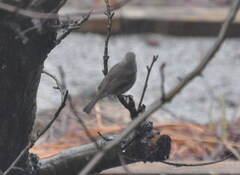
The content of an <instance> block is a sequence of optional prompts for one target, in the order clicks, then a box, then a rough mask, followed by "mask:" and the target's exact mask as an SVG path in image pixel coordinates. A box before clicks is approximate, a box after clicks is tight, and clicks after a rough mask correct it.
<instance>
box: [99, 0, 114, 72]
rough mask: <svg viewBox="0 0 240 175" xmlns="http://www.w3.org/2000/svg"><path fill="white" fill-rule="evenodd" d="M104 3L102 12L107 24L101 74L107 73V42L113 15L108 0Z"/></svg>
mask: <svg viewBox="0 0 240 175" xmlns="http://www.w3.org/2000/svg"><path fill="white" fill-rule="evenodd" d="M104 1H105V4H106V8H107V10H106V12H105V13H104V14H105V15H106V16H107V18H108V26H107V38H106V40H105V48H104V54H103V70H102V72H103V74H104V75H107V73H108V59H109V55H108V42H109V39H110V36H111V32H112V19H113V16H114V13H113V12H111V9H110V5H109V1H108V0H104Z"/></svg>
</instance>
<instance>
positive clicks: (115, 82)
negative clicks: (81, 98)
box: [83, 52, 137, 114]
mask: <svg viewBox="0 0 240 175" xmlns="http://www.w3.org/2000/svg"><path fill="white" fill-rule="evenodd" d="M135 57H136V56H135V54H134V53H132V52H128V53H126V55H125V57H124V58H123V59H122V60H121V61H120V62H119V63H117V64H115V65H114V66H113V67H112V68H111V69H110V70H109V72H108V74H107V75H106V76H105V77H104V79H103V80H102V82H101V83H100V85H99V87H98V91H97V93H96V95H95V97H94V98H93V99H92V101H91V102H90V103H89V104H88V105H87V106H86V107H85V108H84V109H83V111H84V112H86V113H88V114H90V112H91V111H92V108H93V107H94V105H95V104H96V103H97V102H98V100H100V99H102V98H104V97H106V96H108V95H121V94H123V93H125V92H127V91H128V90H129V89H130V88H131V87H132V86H133V84H134V83H135V81H136V76H137V63H136V59H135Z"/></svg>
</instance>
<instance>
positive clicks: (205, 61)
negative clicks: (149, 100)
mask: <svg viewBox="0 0 240 175" xmlns="http://www.w3.org/2000/svg"><path fill="white" fill-rule="evenodd" d="M239 4H240V0H235V1H233V2H232V6H231V9H230V10H229V14H228V16H227V17H226V19H225V21H224V23H223V24H222V27H221V29H220V32H219V34H218V37H217V40H216V41H215V43H214V45H213V47H212V48H211V49H210V50H209V51H208V53H207V55H206V56H205V57H204V58H203V60H202V61H201V62H200V63H199V65H198V66H197V67H196V68H195V69H194V70H193V71H192V72H190V73H189V74H188V75H187V76H186V78H184V79H183V80H182V81H181V82H179V84H178V85H176V86H175V87H174V88H173V89H172V90H171V91H170V92H169V93H167V94H166V95H165V99H164V101H162V100H161V99H158V100H156V101H155V102H154V103H153V104H152V105H150V108H149V109H148V110H147V111H146V112H145V113H143V114H142V115H140V116H138V117H137V118H136V119H135V120H133V121H132V123H131V124H129V126H128V127H127V128H126V129H125V130H124V131H122V133H120V134H119V135H118V136H117V137H116V138H115V140H113V141H112V142H110V143H109V144H108V145H106V146H105V147H104V148H103V149H102V151H100V152H99V153H97V154H96V155H95V156H94V157H93V158H92V160H91V161H90V162H89V163H88V165H86V166H85V167H84V169H83V170H82V171H81V173H80V175H86V174H88V173H89V172H90V171H91V170H92V169H93V168H94V167H95V166H96V164H97V163H98V162H99V161H100V160H101V159H102V158H103V156H104V155H105V154H106V152H108V151H109V150H110V149H112V148H113V147H115V146H117V145H118V144H119V143H120V142H121V141H122V140H123V139H124V138H125V137H126V136H128V135H129V134H130V133H131V132H132V131H133V130H134V129H135V128H136V127H137V126H138V125H139V124H140V123H141V122H142V121H144V120H145V119H146V118H147V117H148V116H150V115H151V114H152V113H153V112H155V111H156V110H157V109H159V108H160V107H162V106H163V105H164V104H165V103H167V102H169V101H171V100H172V99H173V98H174V97H175V96H176V95H177V94H178V93H179V92H180V91H181V90H182V89H183V88H184V87H185V86H186V85H187V84H189V83H190V82H191V80H193V79H194V78H195V77H196V76H197V75H199V74H200V73H201V72H202V71H203V70H204V68H205V67H206V66H207V64H208V63H209V61H211V60H212V58H213V56H214V55H215V54H216V52H217V51H218V49H219V48H220V46H221V45H222V43H223V41H224V39H225V37H226V34H227V30H228V29H229V26H230V24H231V23H232V21H233V20H234V18H235V16H236V14H237V11H238V9H239Z"/></svg>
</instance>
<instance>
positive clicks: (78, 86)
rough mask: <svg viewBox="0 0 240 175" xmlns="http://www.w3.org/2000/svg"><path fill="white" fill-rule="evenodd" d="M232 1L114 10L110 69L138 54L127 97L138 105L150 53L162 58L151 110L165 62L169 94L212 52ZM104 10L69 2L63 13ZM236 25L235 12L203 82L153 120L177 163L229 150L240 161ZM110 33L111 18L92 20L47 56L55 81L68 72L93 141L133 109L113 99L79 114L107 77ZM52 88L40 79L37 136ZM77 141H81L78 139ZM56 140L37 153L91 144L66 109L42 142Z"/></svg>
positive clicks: (99, 2) (158, 2)
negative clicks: (48, 148)
mask: <svg viewBox="0 0 240 175" xmlns="http://www.w3.org/2000/svg"><path fill="white" fill-rule="evenodd" d="M121 2H123V0H118V1H117V0H116V1H114V0H112V1H110V3H111V5H112V6H114V5H116V4H118V3H121ZM230 3H231V1H230V0H202V1H198V0H148V1H146V0H132V1H130V2H129V3H127V4H125V5H124V6H123V7H121V8H120V9H118V10H117V11H115V15H114V18H113V26H112V33H113V34H112V36H111V38H110V42H109V55H110V59H109V67H111V66H112V65H114V64H115V63H116V62H118V61H119V60H120V59H122V57H123V56H124V55H125V53H126V52H128V51H132V52H135V54H136V56H137V64H138V77H137V81H136V83H135V85H134V86H133V88H132V89H131V90H130V91H128V92H127V94H131V95H133V97H134V100H135V102H136V105H137V104H138V102H139V99H140V97H141V93H142V90H143V87H144V81H145V77H146V75H147V69H146V65H150V63H151V60H152V57H153V55H159V58H158V61H157V62H156V63H155V65H154V67H153V70H152V72H151V75H150V79H149V82H148V88H147V91H146V94H145V98H144V101H143V103H144V104H145V105H146V108H148V106H149V105H151V104H152V103H153V102H154V101H155V100H156V99H157V98H160V97H161V90H160V85H161V84H160V66H161V64H163V63H166V67H165V89H166V92H168V91H169V90H170V89H171V88H172V87H174V86H175V85H176V84H177V83H178V82H179V81H180V79H181V78H183V77H184V76H185V75H187V74H188V73H189V72H190V71H192V70H193V69H194V68H195V66H196V65H197V64H198V63H199V62H200V61H201V59H202V58H203V56H204V55H205V54H206V53H207V52H208V50H209V49H210V48H211V47H212V45H213V43H214V41H215V40H216V36H217V34H218V31H219V29H220V26H221V23H222V22H223V21H224V19H225V17H226V15H227V14H228V10H229V7H230ZM105 8H106V7H105V3H104V1H103V0H69V1H68V2H67V3H66V5H65V6H64V7H63V8H62V10H61V11H60V13H61V14H66V13H75V12H76V13H77V12H81V11H89V10H90V9H93V12H94V11H101V10H102V11H104V10H105ZM71 20H73V19H71ZM239 22H240V15H239V14H238V15H237V18H236V20H235V22H234V24H233V25H232V26H231V29H230V31H229V35H228V36H229V37H228V38H227V39H226V41H225V42H224V44H223V46H222V47H221V48H220V50H219V51H218V53H217V54H216V56H215V58H214V59H213V61H211V62H210V64H209V65H208V66H207V68H206V69H205V70H204V72H203V73H202V76H199V77H197V78H196V79H194V80H193V81H192V82H191V83H190V84H189V85H188V86H187V87H186V88H185V89H184V90H183V91H182V92H181V93H180V94H179V95H177V96H176V98H174V100H173V101H171V103H169V104H167V105H165V106H164V107H163V109H159V110H158V111H157V112H155V113H154V114H153V115H152V116H151V117H150V120H152V121H154V124H155V125H156V128H157V129H159V130H160V131H161V132H163V133H167V134H169V135H170V136H171V137H172V138H173V139H175V140H174V142H173V149H172V153H171V157H170V158H171V159H172V160H182V159H186V158H187V159H190V160H212V159H217V158H221V157H223V156H224V155H226V154H227V152H231V150H232V149H233V150H234V152H235V153H236V155H235V157H233V159H236V158H240V156H239V153H238V149H239V145H238V143H237V139H236V138H238V137H239V135H238V134H237V133H238V132H239V131H240V130H239V129H238V127H236V126H237V125H238V124H239V122H240V121H239V119H238V117H239V115H240V90H239V87H240V69H239V67H240V50H239V42H240V39H239V36H240V30H239V27H240V26H239ZM106 33H107V17H106V16H105V15H104V14H98V15H92V16H90V19H89V20H88V21H87V22H86V23H84V24H83V25H82V26H81V27H80V29H79V30H77V31H75V32H73V33H71V34H70V35H69V36H68V37H67V38H66V39H64V40H63V41H62V43H61V44H60V45H59V46H57V47H56V48H55V49H54V50H53V51H52V52H51V53H50V54H49V56H48V58H47V60H46V61H45V65H44V67H45V68H44V69H45V70H46V71H48V72H50V73H52V74H54V75H56V77H58V78H60V74H59V70H58V67H59V66H61V67H62V68H63V70H64V72H65V80H66V85H67V88H68V89H69V92H70V94H71V95H72V96H73V101H74V104H75V105H76V108H77V109H78V111H79V115H80V116H81V118H82V119H83V120H85V122H86V124H87V125H88V126H89V128H90V130H91V132H92V134H93V135H94V136H97V131H100V132H103V133H105V134H109V133H117V132H119V131H121V130H122V129H123V128H124V127H125V126H126V125H127V123H128V122H130V121H131V120H130V118H129V113H128V111H126V109H124V107H123V106H122V105H121V104H120V103H119V102H118V100H117V99H116V98H114V97H110V98H105V99H103V100H102V101H100V102H99V103H98V104H97V105H96V107H95V109H94V110H93V112H92V114H91V115H90V116H88V115H86V114H84V113H83V112H82V109H83V107H84V106H85V105H86V104H87V103H88V102H89V101H90V99H91V98H92V96H93V94H94V92H95V91H96V89H97V87H98V85H99V83H100V81H101V80H102V78H103V74H102V69H103V59H102V58H103V51H104V42H105V38H106ZM53 86H55V82H54V81H53V80H52V79H50V78H49V77H48V76H46V75H44V74H43V75H42V79H41V82H40V88H39V92H38V111H37V112H38V120H37V124H36V127H35V130H37V129H38V128H39V127H40V128H41V127H42V125H44V124H45V123H46V122H47V121H48V120H49V119H50V117H51V116H52V115H53V114H54V111H55V109H56V108H57V106H58V105H59V103H60V98H61V97H60V94H59V92H58V91H57V90H55V89H53V88H52V87H53ZM176 133H178V134H179V135H176ZM223 135H224V137H225V138H224V139H225V140H226V139H227V140H228V138H230V136H231V144H230V147H231V149H229V147H227V146H226V145H224V144H223V143H222V142H221V140H222V139H223ZM76 137H77V138H79V137H81V139H77V141H76ZM56 138H58V141H57V142H54V144H55V147H54V146H53V148H52V151H48V153H46V148H44V150H41V149H40V148H39V149H38V150H37V148H38V146H39V145H36V147H35V151H40V152H41V151H42V152H41V153H42V154H43V156H48V155H51V154H54V153H56V152H59V150H61V149H63V148H65V147H69V146H72V145H76V144H79V142H81V143H82V144H83V143H87V142H88V139H87V137H86V134H85V135H84V131H83V130H82V129H81V126H80V125H79V124H77V122H76V119H75V117H74V116H73V115H72V114H71V112H70V110H69V108H68V107H67V108H66V109H65V110H64V111H63V113H62V114H61V116H60V118H59V121H57V122H56V123H55V127H53V129H52V130H51V131H50V132H49V134H48V135H47V136H45V138H43V139H42V142H45V141H46V140H49V139H50V140H51V139H52V140H54V141H56ZM190 138H191V139H193V140H191V139H190ZM194 138H197V140H198V141H196V140H194ZM233 138H234V139H235V141H234V139H233ZM59 140H60V141H59ZM199 140H201V141H199ZM219 142H221V143H219ZM233 142H234V144H232V143H233ZM61 144H62V147H61V146H60V145H61ZM56 145H58V146H56ZM200 145H201V146H200ZM228 146H229V145H228ZM57 148H59V150H58V149H57Z"/></svg>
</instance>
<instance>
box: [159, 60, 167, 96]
mask: <svg viewBox="0 0 240 175" xmlns="http://www.w3.org/2000/svg"><path fill="white" fill-rule="evenodd" d="M165 66H166V64H165V63H163V64H162V65H161V67H160V76H161V93H162V100H164V98H165V89H164V84H165V74H164V68H165Z"/></svg>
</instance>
